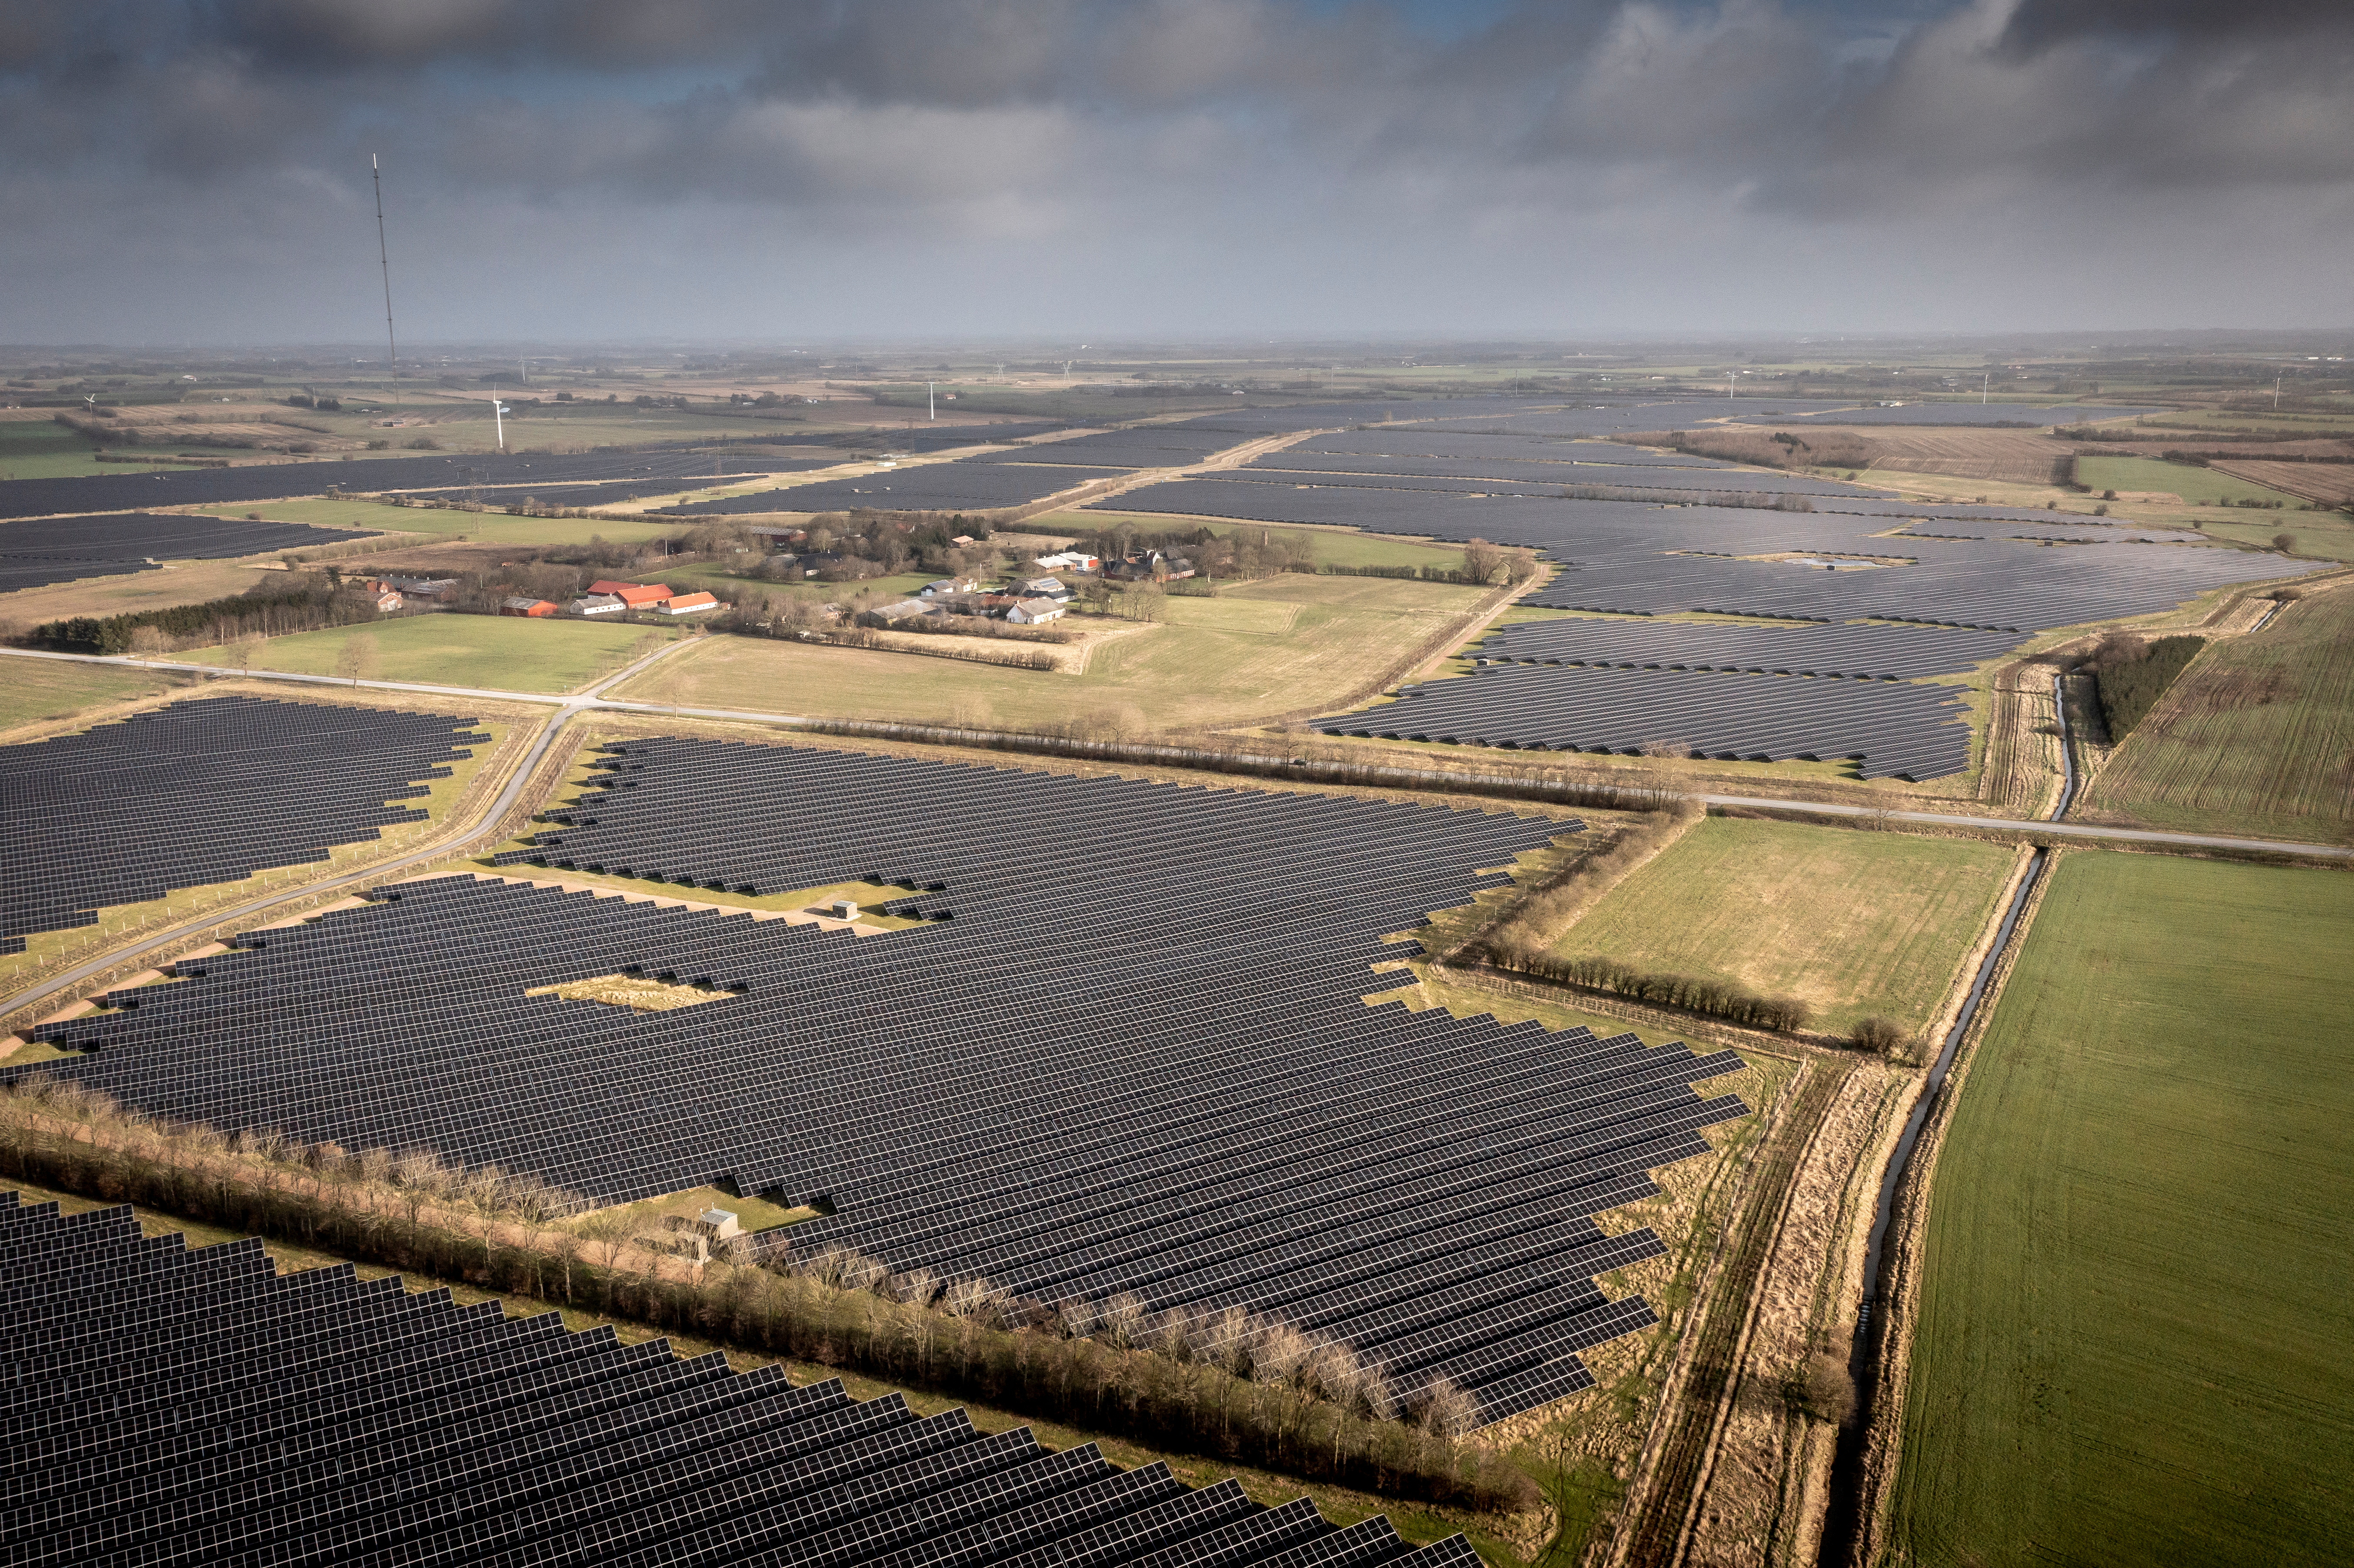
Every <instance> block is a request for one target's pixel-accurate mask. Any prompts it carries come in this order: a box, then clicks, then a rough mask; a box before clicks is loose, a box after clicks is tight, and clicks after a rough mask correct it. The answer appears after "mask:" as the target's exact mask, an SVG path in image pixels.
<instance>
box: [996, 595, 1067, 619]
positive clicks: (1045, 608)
mask: <svg viewBox="0 0 2354 1568" xmlns="http://www.w3.org/2000/svg"><path fill="white" fill-rule="evenodd" d="M1064 609H1065V606H1064V605H1063V603H1062V602H1061V601H1060V600H1058V599H1016V600H1014V601H1013V603H1012V604H1010V605H1008V606H1006V607H1005V619H1006V620H1010V621H1012V622H1013V624H1014V625H1016V626H1037V625H1040V624H1042V623H1044V622H1045V621H1049V620H1062V619H1063V612H1064Z"/></svg>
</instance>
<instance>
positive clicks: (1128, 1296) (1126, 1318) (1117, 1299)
mask: <svg viewBox="0 0 2354 1568" xmlns="http://www.w3.org/2000/svg"><path fill="white" fill-rule="evenodd" d="M1144 1312H1145V1307H1144V1298H1143V1297H1141V1296H1139V1295H1137V1294H1136V1293H1135V1292H1134V1291H1132V1290H1123V1291H1121V1292H1120V1293H1119V1295H1117V1296H1114V1297H1112V1298H1110V1299H1109V1300H1108V1301H1106V1302H1105V1303H1104V1304H1103V1311H1102V1315H1101V1317H1100V1318H1099V1319H1098V1320H1097V1324H1096V1334H1095V1337H1096V1338H1097V1339H1098V1340H1102V1341H1103V1342H1104V1343H1106V1344H1108V1345H1111V1346H1114V1347H1116V1348H1118V1349H1119V1350H1126V1349H1127V1348H1128V1347H1129V1345H1130V1344H1132V1343H1134V1342H1135V1340H1136V1335H1137V1330H1139V1329H1140V1327H1142V1326H1143V1323H1144Z"/></svg>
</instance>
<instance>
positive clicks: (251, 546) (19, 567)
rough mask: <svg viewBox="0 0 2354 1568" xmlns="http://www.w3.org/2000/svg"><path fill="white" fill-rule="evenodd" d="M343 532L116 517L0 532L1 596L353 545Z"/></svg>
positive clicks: (218, 520)
mask: <svg viewBox="0 0 2354 1568" xmlns="http://www.w3.org/2000/svg"><path fill="white" fill-rule="evenodd" d="M359 536H361V535H355V534H354V533H352V532H349V531H347V530H341V529H328V528H313V527H310V526H308V525H307V524H298V523H255V522H251V521H249V520H247V519H244V518H228V517H205V516H159V515H157V514H154V513H147V512H117V513H111V514H107V515H104V516H99V517H65V518H58V519H56V520H54V521H37V522H20V523H5V524H0V593H13V592H15V591H16V589H18V588H40V587H42V586H43V585H45V584H48V583H67V582H73V581H75V580H76V579H78V578H80V577H121V576H122V575H124V574H125V573H128V572H147V571H154V569H155V563H156V562H158V561H191V560H205V561H215V560H228V559H230V558H233V557H235V556H258V555H260V554H262V553H263V552H264V551H270V550H299V549H304V548H308V547H310V546H316V545H334V544H339V543H341V542H342V541H344V540H346V539H351V538H355V537H359Z"/></svg>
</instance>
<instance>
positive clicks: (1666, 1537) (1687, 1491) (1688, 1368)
mask: <svg viewBox="0 0 2354 1568" xmlns="http://www.w3.org/2000/svg"><path fill="white" fill-rule="evenodd" d="M1798 1061H1799V1070H1798V1073H1797V1075H1796V1077H1795V1078H1794V1079H1793V1081H1792V1082H1791V1083H1790V1084H1788V1085H1787V1086H1785V1088H1784V1091H1783V1103H1782V1104H1781V1105H1780V1106H1778V1107H1776V1115H1775V1116H1774V1118H1773V1125H1772V1127H1771V1128H1769V1129H1768V1131H1767V1133H1766V1135H1765V1138H1764V1139H1761V1140H1760V1142H1759V1144H1758V1147H1757V1150H1756V1153H1755V1155H1754V1156H1753V1157H1752V1158H1751V1160H1750V1161H1749V1162H1748V1169H1747V1170H1746V1171H1744V1180H1743V1182H1742V1191H1741V1193H1740V1195H1739V1198H1738V1199H1737V1200H1736V1207H1735V1209H1734V1213H1732V1214H1731V1215H1730V1216H1728V1218H1727V1222H1726V1224H1725V1227H1724V1229H1723V1231H1722V1232H1720V1233H1719V1234H1718V1241H1717V1248H1716V1253H1715V1255H1714V1256H1713V1257H1712V1258H1711V1260H1710V1263H1709V1268H1708V1271H1707V1273H1706V1274H1705V1275H1704V1276H1703V1277H1702V1280H1701V1281H1700V1283H1699V1284H1698V1286H1697V1287H1695V1290H1694V1293H1693V1294H1694V1298H1695V1299H1696V1300H1698V1301H1701V1302H1702V1303H1704V1304H1705V1305H1704V1308H1702V1310H1700V1311H1699V1312H1697V1313H1696V1314H1695V1317H1696V1319H1697V1320H1696V1321H1694V1322H1692V1323H1691V1324H1688V1325H1687V1326H1686V1328H1685V1330H1684V1331H1683V1333H1682V1335H1681V1349H1680V1352H1679V1354H1678V1356H1677V1358H1676V1363H1675V1365H1674V1366H1673V1367H1672V1368H1671V1369H1670V1372H1669V1374H1668V1379H1667V1382H1666V1383H1665V1385H1664V1386H1663V1387H1662V1388H1661V1390H1660V1393H1659V1417H1658V1419H1657V1421H1656V1422H1655V1423H1654V1424H1653V1427H1652V1439H1651V1441H1650V1442H1649V1444H1647V1445H1646V1446H1645V1450H1644V1454H1643V1456H1642V1457H1641V1459H1640V1460H1639V1461H1638V1464H1637V1467H1636V1472H1635V1475H1634V1477H1633V1478H1632V1482H1631V1485H1630V1486H1629V1489H1628V1501H1627V1503H1626V1504H1625V1505H1624V1507H1623V1509H1622V1511H1621V1514H1620V1519H1621V1520H1623V1521H1625V1523H1624V1525H1623V1527H1622V1528H1620V1529H1618V1530H1617V1531H1614V1532H1613V1539H1612V1541H1611V1543H1610V1549H1609V1552H1608V1554H1607V1555H1606V1557H1605V1558H1604V1559H1603V1561H1604V1562H1605V1563H1609V1564H1613V1565H1614V1568H1615V1565H1618V1564H1625V1563H1641V1564H1644V1565H1646V1568H1649V1565H1652V1564H1658V1565H1660V1568H1667V1565H1670V1564H1673V1563H1680V1562H1681V1560H1682V1558H1683V1554H1684V1552H1685V1550H1686V1548H1687V1547H1688V1546H1689V1544H1690V1542H1691V1528H1692V1520H1693V1519H1694V1517H1695V1515H1696V1514H1697V1512H1698V1510H1699V1508H1700V1504H1701V1501H1702V1498H1703V1497H1704V1496H1705V1495H1706V1491H1707V1486H1708V1477H1709V1473H1710V1471H1711V1469H1712V1467H1713V1464H1714V1459H1715V1451H1716V1441H1717V1437H1718V1436H1719V1435H1720V1434H1721V1433H1722V1432H1723V1426H1724V1421H1725V1417H1726V1415H1727V1414H1728V1413H1729V1412H1730V1410H1731V1408H1732V1403H1733V1400H1734V1397H1735V1396H1736V1394H1737V1393H1738V1392H1739V1389H1740V1385H1741V1363H1742V1359H1743V1356H1744V1353H1745V1351H1746V1350H1747V1348H1748V1344H1749V1337H1750V1330H1751V1327H1752V1325H1753V1324H1754V1323H1755V1319H1756V1308H1757V1302H1758V1292H1759V1288H1760V1287H1761V1286H1762V1284H1763V1283H1764V1280H1765V1264H1766V1262H1767V1260H1768V1259H1770V1258H1771V1257H1772V1255H1773V1254H1774V1250H1775V1247H1776V1244H1777V1243H1778V1242H1779V1240H1780V1238H1781V1234H1782V1224H1783V1220H1784V1218H1785V1217H1786V1216H1787V1213H1788V1212H1789V1202H1790V1196H1791V1192H1792V1191H1793V1187H1794V1183H1795V1178H1796V1175H1797V1170H1798V1168H1799V1166H1800V1165H1801V1164H1802V1163H1803V1161H1804V1160H1805V1158H1806V1155H1807V1153H1808V1150H1812V1149H1813V1148H1814V1145H1815V1139H1816V1137H1817V1135H1818V1134H1819V1132H1820V1131H1821V1129H1822V1127H1823V1123H1824V1119H1825V1118H1826V1116H1827V1115H1828V1113H1829V1109H1830V1107H1831V1104H1832V1102H1833V1101H1834V1100H1835V1099H1836V1098H1837V1097H1838V1091H1839V1088H1840V1086H1841V1085H1843V1084H1844V1083H1845V1082H1846V1081H1847V1077H1848V1075H1849V1073H1850V1072H1851V1071H1852V1070H1853V1064H1851V1063H1836V1062H1834V1061H1832V1060H1830V1059H1828V1058H1823V1057H1800V1058H1798Z"/></svg>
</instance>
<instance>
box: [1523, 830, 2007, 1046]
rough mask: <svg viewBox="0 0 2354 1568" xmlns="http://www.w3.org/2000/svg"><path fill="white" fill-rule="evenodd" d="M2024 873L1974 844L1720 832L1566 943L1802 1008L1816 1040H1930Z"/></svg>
mask: <svg viewBox="0 0 2354 1568" xmlns="http://www.w3.org/2000/svg"><path fill="white" fill-rule="evenodd" d="M2016 860H2017V853H2016V852H2014V851H2012V850H2010V849H2008V848H2006V847H2004V846H2002V845H1999V844H1992V843H1983V842H1977V841H1974V840H1967V839H1930V838H1915V837H1912V836H1910V835H1907V834H1903V833H1881V832H1860V831H1857V830H1854V829H1850V828H1820V827H1811V826H1808V825H1805V824H1802V823H1797V822H1773V821H1743V820H1737V819H1731V818H1724V817H1711V818H1709V819H1708V820H1707V821H1703V822H1701V823H1700V824H1698V825H1697V826H1696V827H1694V828H1693V829H1692V831H1691V832H1689V833H1686V834H1685V835H1684V836H1683V837H1682V838H1681V839H1679V840H1677V841H1676V842H1674V843H1672V844H1670V846H1669V847H1668V848H1667V849H1665V850H1663V851H1661V852H1660V853H1659V854H1658V855H1657V856H1656V857H1654V858H1653V859H1651V860H1650V861H1649V862H1647V863H1644V864H1643V865H1641V866H1640V867H1638V869H1637V870H1636V871H1635V872H1634V873H1633V874H1630V875H1629V876H1628V877H1627V879H1626V880H1625V881H1623V882H1621V883H1619V884H1618V885H1617V886H1616V887H1614V888H1612V889H1611V890H1610V891H1609V892H1608V893H1606V894H1605V895H1603V896H1602V898H1601V899H1600V901H1599V902H1597V903H1596V904H1595V905H1594V906H1593V907H1592V908H1590V909H1588V910H1587V911H1586V912H1585V915H1584V916H1582V917H1581V918H1580V919H1578V920H1577V922H1576V923H1575V925H1573V926H1571V927H1569V928H1568V929H1567V930H1566V931H1564V933H1562V934H1561V935H1560V936H1559V937H1558V938H1555V940H1554V942H1553V952H1554V954H1555V955H1556V956H1558V957H1562V958H1577V957H1585V956H1589V955H1590V956H1594V957H1599V958H1605V959H1613V960H1615V961H1617V962H1619V963H1622V964H1626V965H1628V966H1630V967H1632V968H1634V969H1638V970H1639V971H1641V972H1643V973H1647V974H1689V975H1694V976H1697V977H1699V978H1701V979H1703V980H1715V981H1719V982H1722V983H1725V984H1729V985H1734V986H1738V987H1741V988H1744V989H1746V990H1749V991H1755V992H1758V993H1760V994H1762V995H1765V996H1774V997H1789V998H1792V999H1794V1000H1796V1001H1800V1002H1803V1003H1805V1004H1806V1005H1807V1007H1808V1010H1809V1011H1810V1012H1811V1014H1812V1017H1811V1021H1810V1022H1809V1024H1808V1027H1810V1028H1812V1029H1813V1030H1815V1031H1816V1032H1818V1033H1825V1034H1834V1035H1844V1034H1846V1033H1849V1032H1850V1031H1851V1030H1852V1029H1853V1028H1854V1027H1855V1025H1856V1024H1857V1023H1858V1022H1861V1021H1862V1020H1863V1019H1865V1018H1868V1017H1880V1018H1885V1019H1888V1020H1890V1021H1891V1022H1894V1023H1896V1024H1897V1025H1899V1026H1900V1028H1901V1029H1902V1030H1903V1032H1904V1033H1906V1034H1908V1035H1914V1034H1918V1033H1920V1032H1921V1031H1922V1030H1924V1029H1925V1028H1927V1026H1928V1024H1929V1022H1930V1021H1931V1019H1932V1018H1933V1017H1934V1016H1935V1013H1936V1012H1937V1010H1938V1008H1939V1007H1940V1006H1942V1005H1943V1003H1944V1002H1945V1000H1946V993H1947V992H1948V991H1949V990H1950V989H1951V988H1952V986H1953V983H1954V977H1955V975H1956V973H1958V972H1959V970H1960V969H1961V966H1962V960H1963V959H1964V958H1965V956H1966V955H1967V953H1968V952H1969V950H1970V947H1971V945H1972V944H1973V943H1975V942H1976V941H1977V940H1978V938H1979V935H1980V934H1981V933H1982V932H1983V931H1984V930H1985V928H1986V926H1987V922H1988V919H1989V918H1990V917H1991V916H1992V915H1993V913H1994V910H1995V906H1996V903H1997V901H1998V900H1999V898H2000V896H2001V894H2002V890H2003V886H2004V885H2005V883H2006V882H2007V881H2008V880H2009V876H2010V873H2011V870H2012V867H2013V865H2014V863H2015V862H2016Z"/></svg>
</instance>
